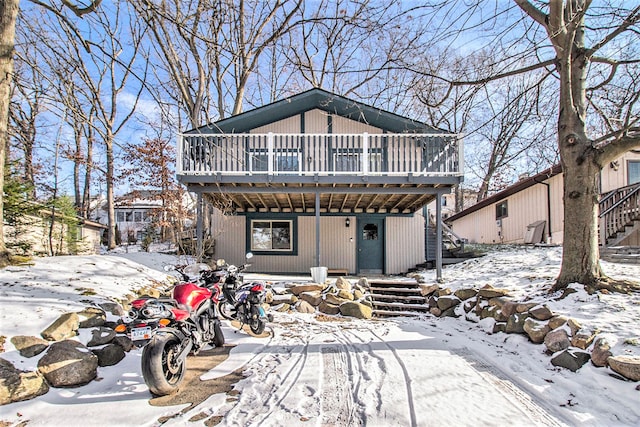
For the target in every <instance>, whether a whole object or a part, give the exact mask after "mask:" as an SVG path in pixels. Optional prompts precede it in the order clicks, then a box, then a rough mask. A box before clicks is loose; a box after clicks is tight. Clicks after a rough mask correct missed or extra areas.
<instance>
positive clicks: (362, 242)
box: [358, 217, 384, 274]
mask: <svg viewBox="0 0 640 427" xmlns="http://www.w3.org/2000/svg"><path fill="white" fill-rule="evenodd" d="M382 273H384V218H367V217H365V218H358V274H382Z"/></svg>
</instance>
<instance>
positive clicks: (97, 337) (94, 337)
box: [87, 327, 116, 347]
mask: <svg viewBox="0 0 640 427" xmlns="http://www.w3.org/2000/svg"><path fill="white" fill-rule="evenodd" d="M115 337H116V331H114V330H113V329H109V328H105V327H101V328H98V329H94V330H93V331H91V339H90V340H89V342H88V343H87V347H98V346H100V345H105V344H108V343H110V342H111V341H113V339H114V338H115Z"/></svg>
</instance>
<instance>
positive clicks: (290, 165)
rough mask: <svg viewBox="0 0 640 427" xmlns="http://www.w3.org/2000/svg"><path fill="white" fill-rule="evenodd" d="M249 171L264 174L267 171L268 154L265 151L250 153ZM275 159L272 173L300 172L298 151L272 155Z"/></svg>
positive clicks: (278, 152) (279, 152) (286, 151)
mask: <svg viewBox="0 0 640 427" xmlns="http://www.w3.org/2000/svg"><path fill="white" fill-rule="evenodd" d="M250 157H251V171H253V172H266V171H268V170H269V154H268V153H267V150H254V151H252V152H251V155H250ZM273 158H274V159H275V164H274V171H276V172H277V171H280V172H297V171H299V170H300V151H299V150H297V149H290V150H285V151H277V152H274V153H273Z"/></svg>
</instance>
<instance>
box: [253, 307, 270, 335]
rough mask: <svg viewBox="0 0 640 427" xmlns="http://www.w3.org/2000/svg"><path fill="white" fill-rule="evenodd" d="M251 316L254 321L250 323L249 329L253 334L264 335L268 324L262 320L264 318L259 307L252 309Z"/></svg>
mask: <svg viewBox="0 0 640 427" xmlns="http://www.w3.org/2000/svg"><path fill="white" fill-rule="evenodd" d="M251 315H252V316H251V317H252V319H251V322H249V328H250V329H251V332H253V333H254V334H256V335H260V334H262V333H263V332H264V328H265V327H266V326H267V324H266V323H265V321H264V320H262V318H260V311H259V309H258V307H256V306H253V307H251Z"/></svg>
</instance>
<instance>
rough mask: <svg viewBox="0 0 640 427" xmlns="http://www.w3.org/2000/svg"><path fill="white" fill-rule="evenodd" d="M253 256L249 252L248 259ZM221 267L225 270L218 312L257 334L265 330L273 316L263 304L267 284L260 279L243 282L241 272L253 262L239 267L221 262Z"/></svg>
mask: <svg viewBox="0 0 640 427" xmlns="http://www.w3.org/2000/svg"><path fill="white" fill-rule="evenodd" d="M252 256H253V254H251V252H249V253H248V254H247V259H250V258H251V257H252ZM218 265H219V267H218V268H219V269H220V270H222V271H224V272H225V274H226V275H225V278H224V280H223V282H222V295H221V296H220V299H219V300H218V312H219V313H220V315H221V316H222V317H224V318H225V319H229V320H238V321H239V322H240V328H242V326H243V325H248V326H249V328H250V329H251V332H253V333H254V334H256V335H260V334H261V333H263V332H264V329H265V327H266V325H267V322H268V321H271V320H272V317H271V316H269V315H267V314H266V312H265V310H264V307H263V306H262V304H263V303H264V301H265V296H266V288H265V284H264V283H263V282H260V281H255V282H251V283H246V284H245V283H243V278H242V275H241V273H242V272H243V271H244V270H246V269H247V268H248V267H249V266H250V265H251V264H248V263H245V264H242V265H241V266H239V267H237V266H235V265H226V264H224V263H223V262H222V263H219V264H218Z"/></svg>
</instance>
